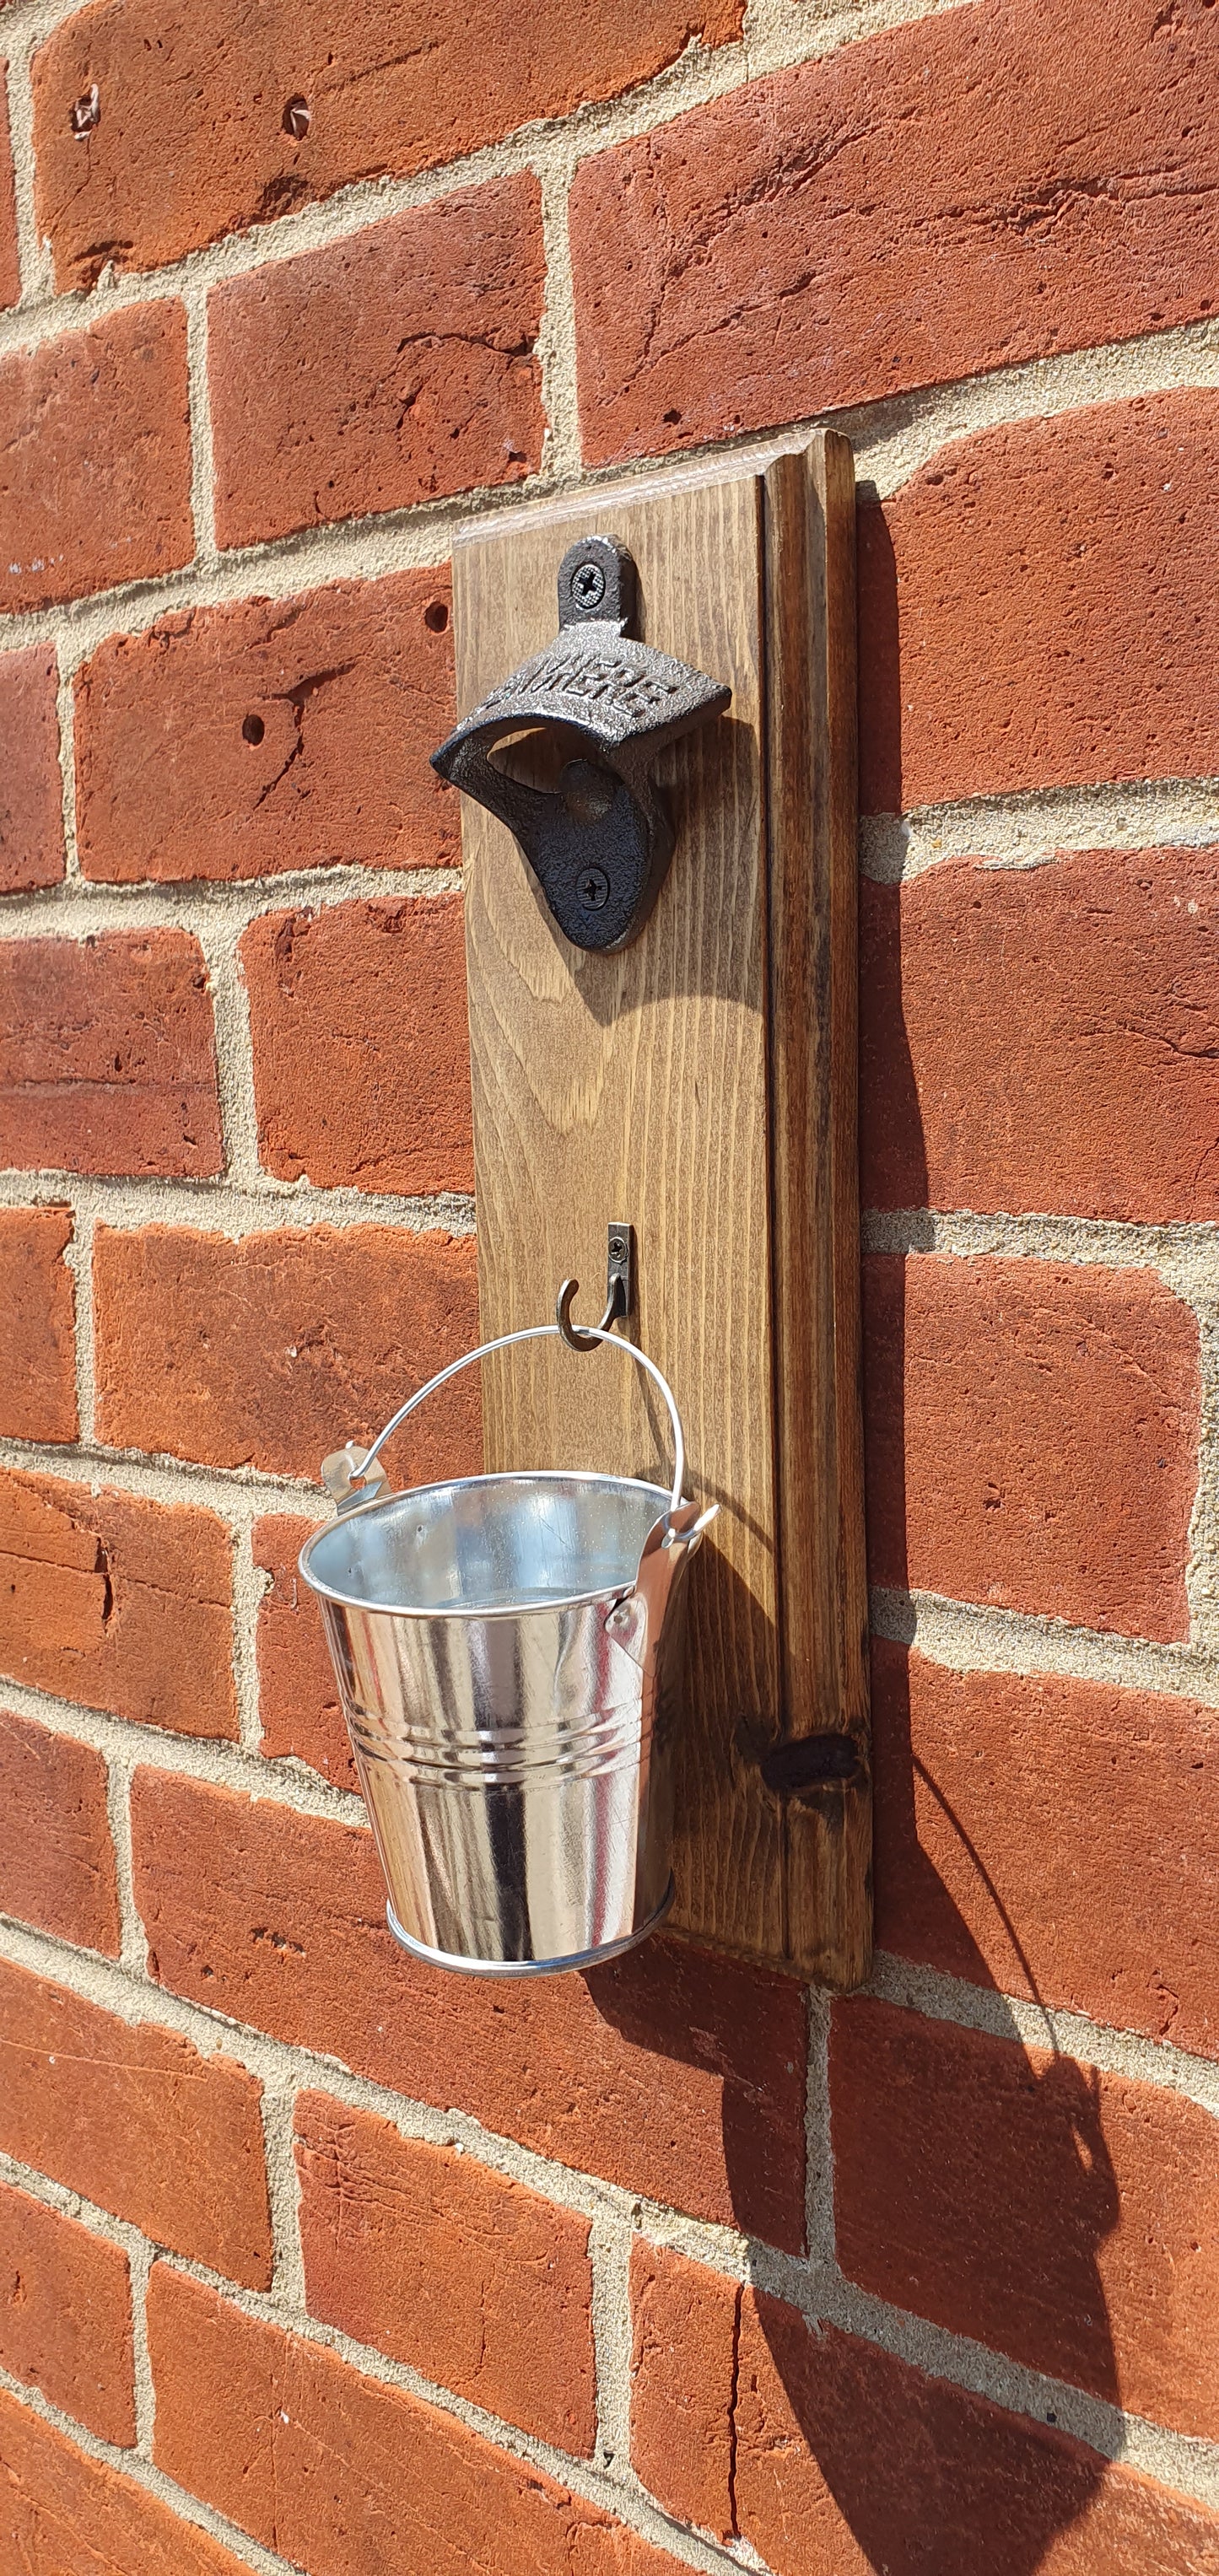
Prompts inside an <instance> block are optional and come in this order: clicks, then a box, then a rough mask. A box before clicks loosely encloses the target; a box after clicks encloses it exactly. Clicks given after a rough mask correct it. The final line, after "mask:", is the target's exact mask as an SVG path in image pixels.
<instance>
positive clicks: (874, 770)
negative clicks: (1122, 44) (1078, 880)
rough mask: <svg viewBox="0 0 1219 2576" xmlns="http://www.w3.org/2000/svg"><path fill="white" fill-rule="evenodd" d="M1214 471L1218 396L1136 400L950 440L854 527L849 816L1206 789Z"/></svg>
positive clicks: (1213, 633) (1217, 601) (1212, 738)
mask: <svg viewBox="0 0 1219 2576" xmlns="http://www.w3.org/2000/svg"><path fill="white" fill-rule="evenodd" d="M1186 5H1187V6H1188V7H1189V8H1190V10H1191V12H1192V10H1193V8H1194V6H1195V5H1197V0H1186ZM943 23H947V21H945V22H943ZM1063 26H1064V29H1065V27H1066V21H1065V20H1064V21H1063ZM1112 32H1113V29H1112V23H1111V22H1110V25H1109V29H1108V34H1109V35H1111V34H1112ZM1216 36H1217V38H1219V29H1217V30H1216ZM1074 38H1075V30H1074V28H1073V29H1072V31H1071V41H1072V42H1074ZM1106 41H1108V36H1107V38H1106ZM1215 95H1216V98H1219V90H1216V93H1215ZM1217 472H1219V399H1217V398H1216V396H1215V394H1214V393H1211V392H1207V393H1177V394H1157V395H1153V396H1147V397H1140V398H1139V399H1137V400H1135V401H1131V402H1121V403H1097V404H1094V405H1090V406H1089V407H1088V409H1087V410H1086V411H1071V412H1062V413H1059V414H1058V415H1057V417H1055V418H1053V419H1050V420H1037V419H1033V420H1026V421H1016V422H1013V423H1011V424H1010V425H1009V426H1007V427H1006V428H1003V429H992V430H984V431H982V432H980V433H979V434H978V435H977V436H976V437H973V438H967V439H961V440H959V441H957V442H955V443H954V444H953V445H951V446H948V447H943V448H941V449H940V450H939V451H938V453H937V454H936V455H935V456H934V457H933V458H932V459H931V462H930V463H929V464H928V465H925V466H924V467H923V468H922V470H921V472H919V473H918V474H916V475H914V476H913V477H912V478H911V480H910V482H909V483H907V484H905V485H904V486H903V488H902V490H901V491H900V492H899V493H898V494H897V495H896V498H895V499H893V500H891V501H887V502H886V503H885V505H884V509H883V512H882V511H881V510H880V509H877V508H872V509H864V510H861V512H860V515H859V538H860V544H859V646H860V654H859V658H860V670H861V672H862V673H863V675H864V677H863V684H862V688H861V693H860V799H861V803H862V805H863V808H864V811H865V812H867V813H898V812H905V811H908V810H909V809H911V808H912V807H914V806H918V805H926V804H933V803H935V802H936V801H938V800H942V799H945V798H951V797H954V796H978V795H988V796H994V795H1003V794H1006V793H1007V792H1009V791H1010V790H1011V789H1014V788H1036V787H1056V786H1072V785H1075V784H1087V783H1090V782H1091V781H1094V780H1102V781H1103V780H1106V779H1125V778H1175V777H1184V778H1196V777H1202V778H1207V777H1212V776H1213V775H1214V773H1215V771H1216V770H1219V703H1217V702H1216V697H1215V692H1214V691H1213V690H1211V689H1204V688H1199V686H1198V674H1199V672H1200V671H1201V670H1205V669H1207V668H1209V667H1210V666H1211V665H1212V664H1213V662H1214V660H1215V657H1216V653H1217V652H1219V583H1217V582H1216V554H1215V524H1214V512H1213V508H1212V497H1213V494H1214V489H1215V478H1216V474H1217Z"/></svg>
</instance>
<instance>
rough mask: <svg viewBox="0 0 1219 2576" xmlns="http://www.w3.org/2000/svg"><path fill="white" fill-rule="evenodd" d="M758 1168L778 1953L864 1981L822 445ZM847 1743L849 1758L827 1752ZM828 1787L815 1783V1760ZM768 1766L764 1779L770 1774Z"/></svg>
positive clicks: (782, 505) (854, 1505) (780, 807)
mask: <svg viewBox="0 0 1219 2576" xmlns="http://www.w3.org/2000/svg"><path fill="white" fill-rule="evenodd" d="M765 494H766V576H767V577H766V600H767V663H768V675H769V690H768V704H767V723H766V734H767V758H768V768H769V778H770V813H769V828H768V842H769V851H770V877H769V881H770V909H771V939H770V1016H771V1041H770V1055H771V1084H772V1090H771V1102H772V1108H771V1119H772V1136H771V1154H772V1176H773V1198H774V1206H773V1255H772V1257H773V1263H774V1354H775V1391H776V1402H775V1434H776V1452H777V1456H776V1487H777V1495H778V1529H779V1533H780V1541H779V1554H780V1581H779V1591H780V1638H781V1668H782V1732H783V1737H784V1740H785V1743H786V1744H787V1745H789V1746H790V1745H793V1744H797V1743H799V1744H802V1745H803V1746H804V1748H805V1752H806V1757H807V1759H806V1764H805V1765H801V1764H800V1763H798V1762H795V1761H793V1762H791V1763H790V1765H789V1766H788V1776H789V1777H790V1778H793V1779H798V1778H799V1777H800V1774H801V1771H802V1768H803V1770H804V1778H805V1785H803V1786H802V1787H799V1788H798V1789H793V1790H792V1791H791V1792H789V1794H788V1796H787V1798H786V1801H785V1811H784V1827H785V1852H784V1873H783V1875H784V1887H785V1894H786V1908H785V1919H784V1951H785V1955H786V1956H787V1958H789V1959H790V1960H791V1962H792V1964H793V1965H795V1966H798V1967H801V1968H803V1969H805V1970H806V1971H807V1972H808V1973H809V1974H810V1975H813V1976H816V1977H817V1978H818V1979H820V1980H821V1981H822V1982H823V1983H824V1984H827V1985H832V1986H843V1987H849V1986H852V1985H856V1984H858V1983H859V1982H860V1981H861V1980H862V1978H864V1977H865V1976H866V1975H867V1972H868V1963H869V1960H870V1956H871V1943H872V1907H871V1852H872V1813H871V1738H870V1729H869V1717H868V1667H867V1575H866V1565H865V1556H864V1522H863V1428H862V1416H861V1406H860V1390H859V1374H860V1348H859V1182H858V1147H857V1136H856V1093H857V1077H856V1064H857V1055H858V1033H857V990H858V963H857V945H858V943H857V912H858V889H857V858H856V850H857V835H858V825H857V814H856V714H855V706H856V698H855V473H854V458H853V456H852V453H851V449H850V446H849V445H848V443H847V441H846V439H844V438H841V437H839V436H837V435H836V433H835V432H833V431H826V432H824V433H822V435H820V436H819V437H818V438H817V439H816V440H815V441H814V442H813V443H812V445H811V446H810V447H808V448H807V449H806V450H804V452H803V453H802V454H799V455H794V456H782V457H779V458H777V459H776V461H775V463H774V464H773V465H771V466H770V467H769V468H768V470H767V473H766V477H765ZM844 1739H845V1741H844ZM818 1754H820V1756H821V1760H822V1763H823V1764H824V1765H825V1767H827V1768H829V1767H831V1766H833V1767H835V1768H838V1769H839V1770H840V1774H841V1776H838V1777H831V1778H828V1779H825V1780H822V1781H818V1780H817V1779H816V1777H815V1773H816V1769H817V1756H818ZM779 1768H780V1766H778V1765H774V1766H772V1769H775V1770H777V1769H779Z"/></svg>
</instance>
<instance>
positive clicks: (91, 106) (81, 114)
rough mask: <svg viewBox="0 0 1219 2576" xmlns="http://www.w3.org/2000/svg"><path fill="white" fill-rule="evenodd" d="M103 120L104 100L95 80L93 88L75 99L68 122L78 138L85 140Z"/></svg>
mask: <svg viewBox="0 0 1219 2576" xmlns="http://www.w3.org/2000/svg"><path fill="white" fill-rule="evenodd" d="M101 121H102V102H101V98H100V96H99V94H98V87H97V82H96V81H94V83H93V85H92V88H90V89H87V90H85V91H84V92H83V94H82V96H81V97H80V98H78V99H74V100H73V103H72V109H71V113H70V115H69V117H68V123H69V125H70V126H71V128H72V132H73V133H74V135H75V136H76V137H77V140H78V141H83V140H84V137H85V136H86V135H87V134H92V133H93V132H94V130H95V128H96V127H97V126H99V125H100V124H101Z"/></svg>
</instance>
